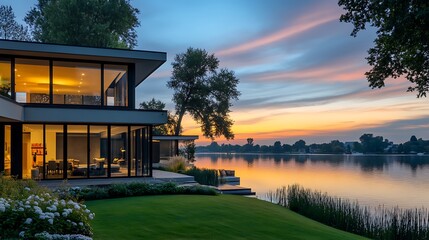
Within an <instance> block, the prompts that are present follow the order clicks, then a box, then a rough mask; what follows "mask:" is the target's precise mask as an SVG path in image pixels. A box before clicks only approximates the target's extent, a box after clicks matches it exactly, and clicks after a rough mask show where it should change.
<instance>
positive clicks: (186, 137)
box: [152, 135, 198, 141]
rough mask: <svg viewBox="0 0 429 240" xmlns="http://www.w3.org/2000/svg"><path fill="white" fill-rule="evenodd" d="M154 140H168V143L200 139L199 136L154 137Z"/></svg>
mask: <svg viewBox="0 0 429 240" xmlns="http://www.w3.org/2000/svg"><path fill="white" fill-rule="evenodd" d="M152 139H153V140H166V141H174V140H179V141H189V140H196V139H198V135H154V136H152Z"/></svg>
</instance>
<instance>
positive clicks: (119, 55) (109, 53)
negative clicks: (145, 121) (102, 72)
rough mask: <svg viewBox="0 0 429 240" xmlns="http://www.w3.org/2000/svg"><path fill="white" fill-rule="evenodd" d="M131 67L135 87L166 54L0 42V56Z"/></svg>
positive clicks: (165, 58) (8, 41) (37, 43)
mask: <svg viewBox="0 0 429 240" xmlns="http://www.w3.org/2000/svg"><path fill="white" fill-rule="evenodd" d="M2 54H3V55H13V56H18V57H19V56H30V57H45V58H59V59H75V60H87V61H105V62H115V63H135V66H136V82H135V86H136V87H137V86H138V85H139V84H140V83H141V82H143V81H144V80H145V79H146V78H147V77H148V76H149V75H150V74H152V73H153V72H154V71H155V70H156V69H158V68H159V67H160V66H161V65H162V64H163V63H164V62H165V61H166V60H167V53H166V52H155V51H143V50H129V49H116V48H99V47H82V46H71V45H62V44H51V43H39V42H22V41H13V40H0V55H2Z"/></svg>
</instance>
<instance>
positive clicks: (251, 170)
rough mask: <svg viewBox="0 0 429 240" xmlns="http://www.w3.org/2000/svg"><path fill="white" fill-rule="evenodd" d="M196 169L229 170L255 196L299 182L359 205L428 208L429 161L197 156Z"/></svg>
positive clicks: (423, 158) (395, 157) (392, 157)
mask: <svg viewBox="0 0 429 240" xmlns="http://www.w3.org/2000/svg"><path fill="white" fill-rule="evenodd" d="M195 164H196V166H197V167H206V168H217V169H234V170H236V174H237V175H238V176H239V177H241V185H243V186H246V187H252V190H254V191H256V193H257V195H258V196H263V195H265V194H266V193H267V192H268V191H269V190H274V189H276V188H278V187H281V186H284V185H290V184H294V183H298V184H300V185H303V186H304V187H309V188H312V189H317V190H321V191H326V192H328V193H330V194H333V195H337V196H339V197H346V198H350V199H357V200H359V201H360V202H361V203H363V204H367V205H375V206H378V205H379V204H384V205H387V206H389V205H390V206H395V205H400V206H405V207H421V206H426V207H429V206H428V205H429V193H428V191H427V189H428V188H429V157H427V156H406V155H389V156H383V155H372V156H367V155H363V156H353V155H293V154H288V155H284V154H197V161H196V163H195Z"/></svg>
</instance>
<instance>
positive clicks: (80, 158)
mask: <svg viewBox="0 0 429 240" xmlns="http://www.w3.org/2000/svg"><path fill="white" fill-rule="evenodd" d="M88 150H89V149H88V126H87V125H68V126H67V178H85V177H87V176H88V153H89V152H88Z"/></svg>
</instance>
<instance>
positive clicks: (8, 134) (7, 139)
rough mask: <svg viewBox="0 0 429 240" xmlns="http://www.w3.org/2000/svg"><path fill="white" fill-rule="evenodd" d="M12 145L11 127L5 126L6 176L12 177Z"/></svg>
mask: <svg viewBox="0 0 429 240" xmlns="http://www.w3.org/2000/svg"><path fill="white" fill-rule="evenodd" d="M10 144H11V132H10V125H5V126H4V173H3V174H4V175H5V176H10V153H11V152H10Z"/></svg>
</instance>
